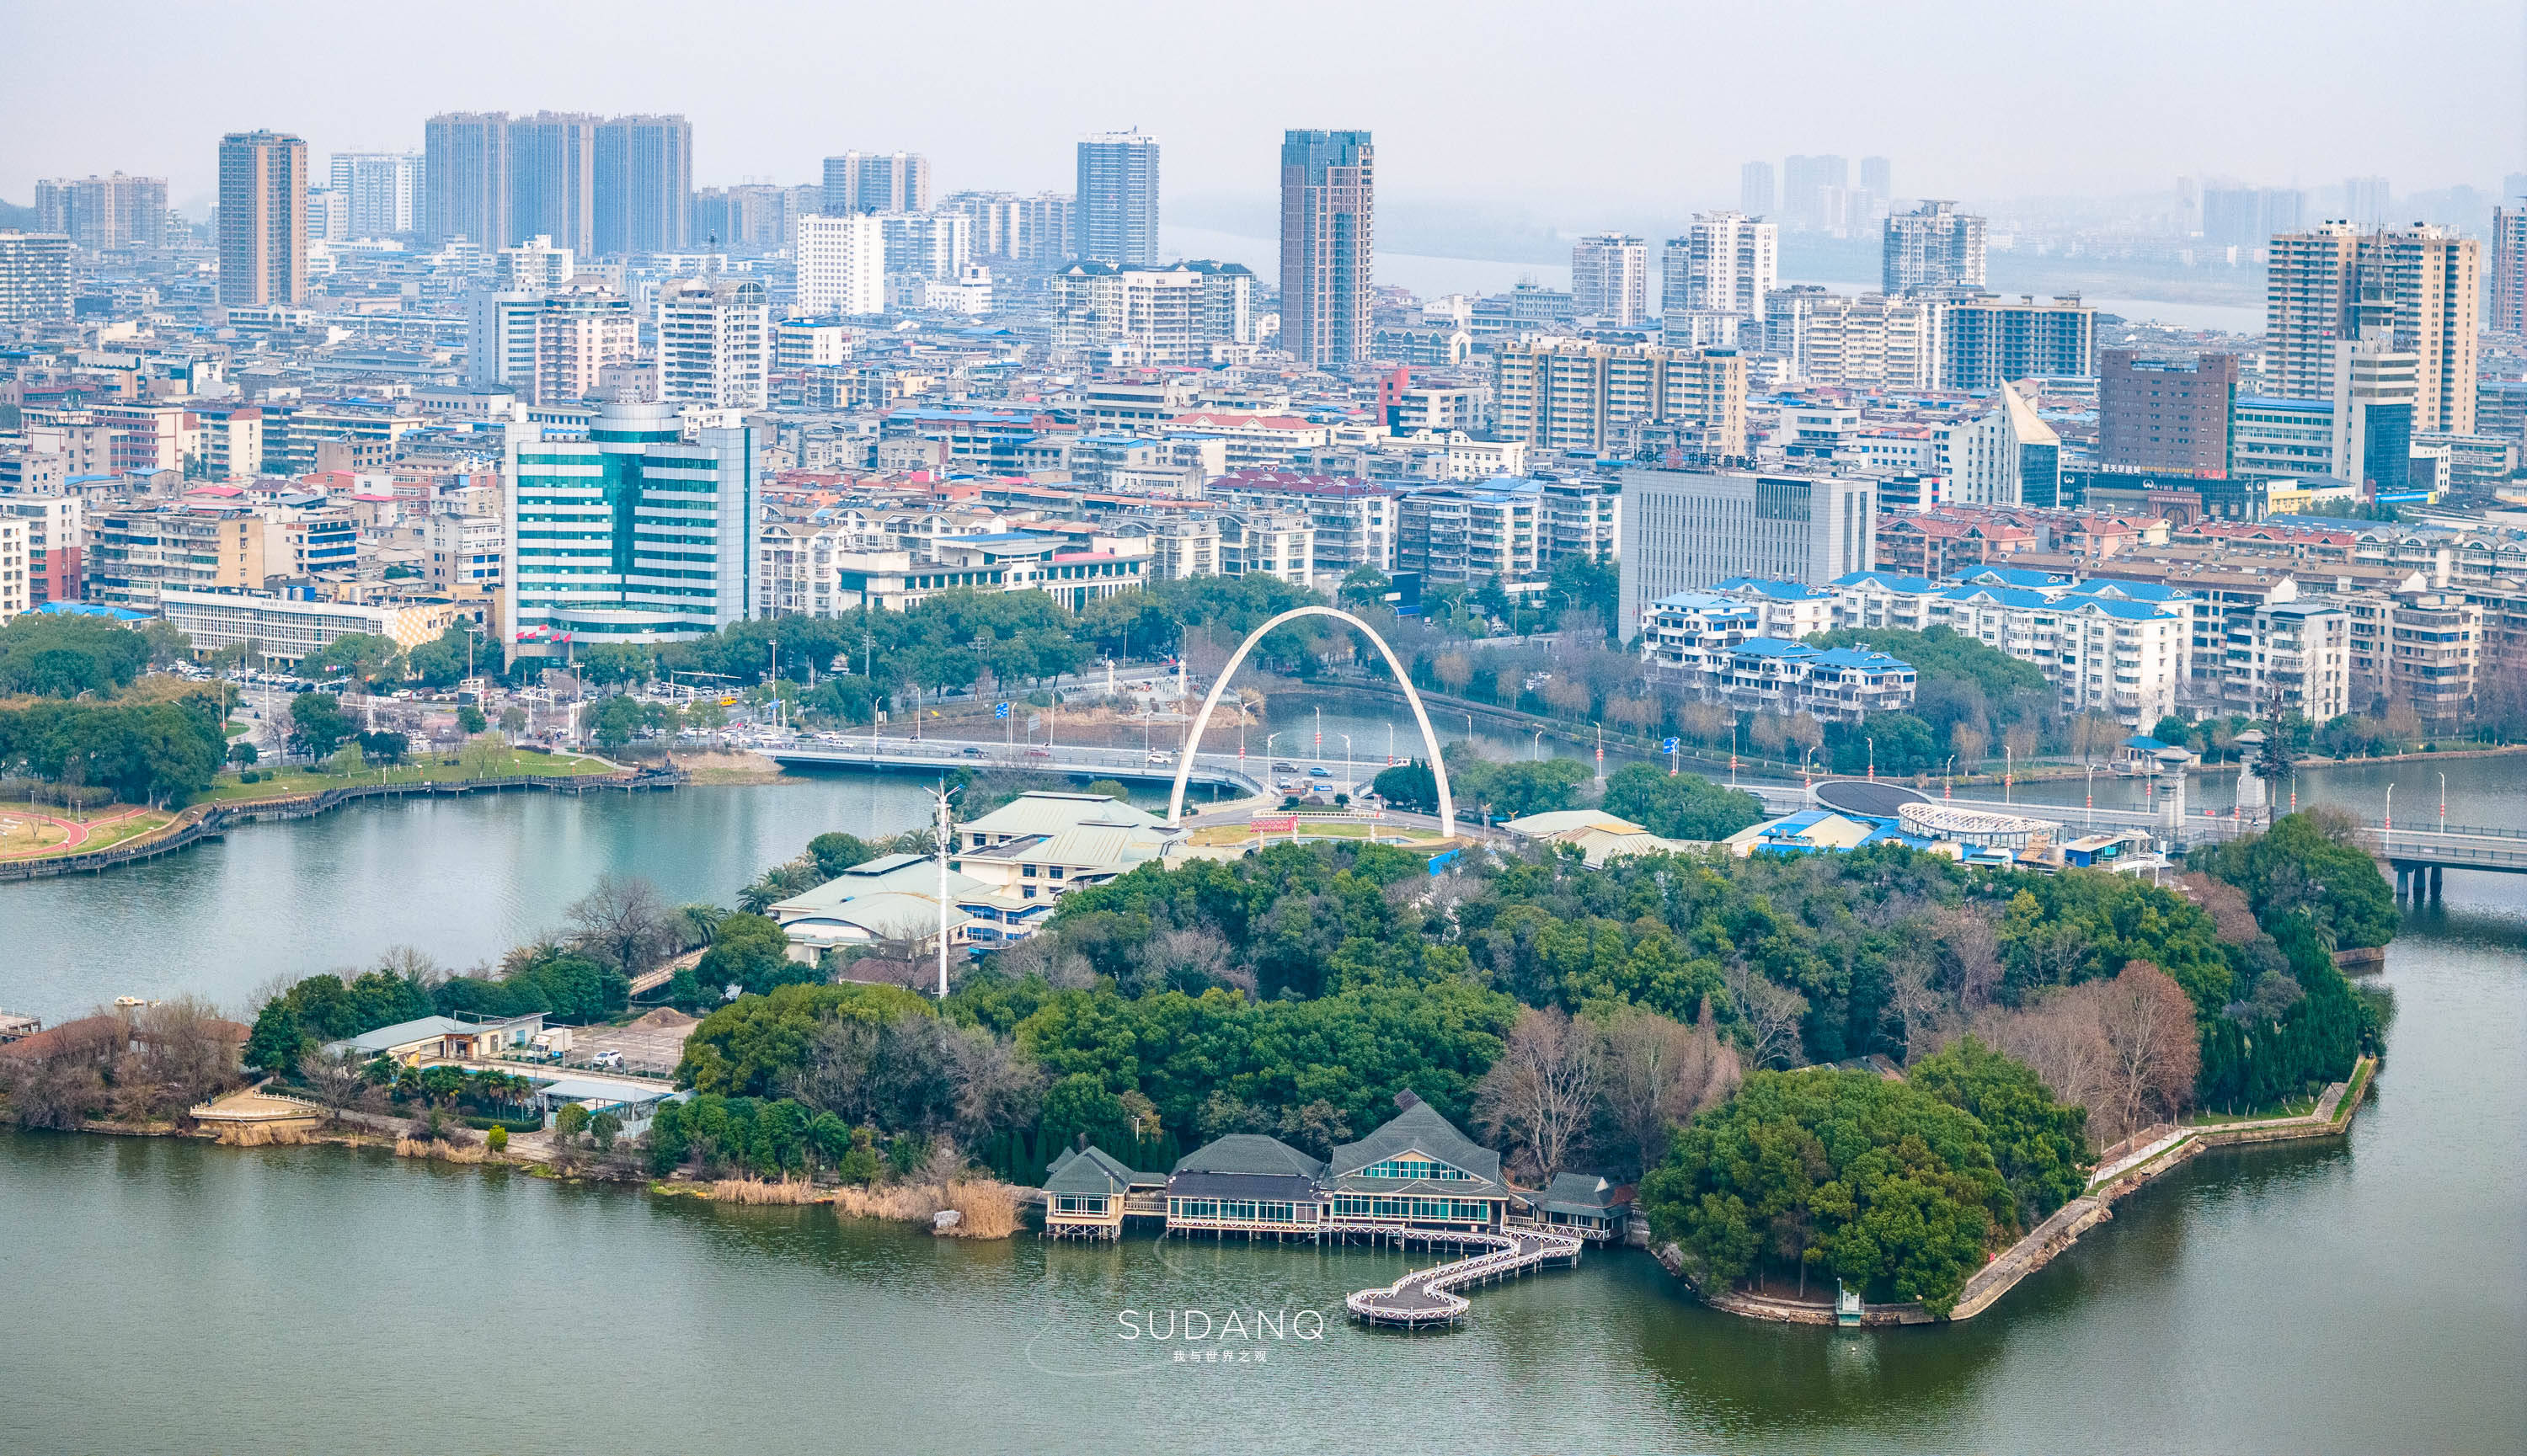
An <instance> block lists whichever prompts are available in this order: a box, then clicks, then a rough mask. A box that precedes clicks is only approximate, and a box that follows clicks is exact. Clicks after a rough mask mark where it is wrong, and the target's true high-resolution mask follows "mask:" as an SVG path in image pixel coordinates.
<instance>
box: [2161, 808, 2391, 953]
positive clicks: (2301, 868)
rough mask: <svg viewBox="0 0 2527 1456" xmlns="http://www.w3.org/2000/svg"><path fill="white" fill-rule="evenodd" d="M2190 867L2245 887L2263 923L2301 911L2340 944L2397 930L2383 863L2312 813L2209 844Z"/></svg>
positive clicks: (2381, 938)
mask: <svg viewBox="0 0 2527 1456" xmlns="http://www.w3.org/2000/svg"><path fill="white" fill-rule="evenodd" d="M2186 864H2187V865H2188V867H2189V868H2192V869H2195V870H2199V871H2202V872H2203V873H2204V874H2207V875H2210V876H2211V877H2212V878H2214V879H2223V880H2226V881H2228V882H2229V883H2231V884H2234V885H2236V886H2237V887H2238V888H2240V889H2242V890H2243V891H2245V893H2246V900H2247V903H2248V904H2250V905H2252V906H2253V907H2254V911H2255V916H2256V918H2257V919H2258V920H2261V921H2264V922H2265V923H2267V924H2270V923H2271V922H2272V921H2274V920H2275V919H2277V918H2279V917H2282V916H2287V915H2299V916H2303V917H2305V918H2306V921H2307V923H2308V925H2309V927H2310V928H2311V929H2314V930H2315V931H2316V933H2317V936H2318V937H2319V938H2320V939H2323V940H2326V941H2328V942H2330V943H2331V944H2332V945H2333V946H2335V947H2336V948H2338V949H2346V950H2347V949H2350V948H2352V947H2354V946H2367V945H2384V944H2386V943H2387V941H2388V939H2389V938H2390V937H2392V936H2393V935H2394V934H2395V933H2396V897H2395V892H2394V891H2393V890H2392V889H2390V888H2389V887H2388V884H2387V877H2386V876H2384V875H2382V874H2380V873H2379V871H2378V862H2377V861H2375V860H2373V859H2371V858H2370V857H2369V852H2368V851H2367V850H2364V849H2362V848H2360V847H2359V846H2358V845H2355V844H2350V843H2346V842H2344V841H2343V840H2341V839H2337V838H2334V837H2332V836H2329V835H2328V834H2327V833H2326V831H2325V828H2324V826H2323V825H2321V824H2320V823H2319V821H2318V820H2317V818H2316V816H2314V815H2309V814H2289V815H2284V816H2283V817H2282V818H2280V819H2279V820H2276V821H2275V822H2274V824H2273V827H2272V829H2271V831H2270V832H2268V833H2263V834H2247V835H2244V836H2243V837H2241V838H2237V839H2232V840H2230V841H2229V842H2228V843H2226V844H2215V845H2208V846H2205V847H2204V848H2202V849H2198V850H2196V851H2194V852H2193V853H2192V854H2191V855H2188V856H2187V857H2186Z"/></svg>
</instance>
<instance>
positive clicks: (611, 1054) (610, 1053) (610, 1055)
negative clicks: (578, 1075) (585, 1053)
mask: <svg viewBox="0 0 2527 1456" xmlns="http://www.w3.org/2000/svg"><path fill="white" fill-rule="evenodd" d="M588 1065H590V1066H591V1067H612V1068H620V1067H621V1066H622V1065H623V1053H622V1052H621V1051H619V1050H617V1049H616V1048H614V1047H610V1046H609V1047H607V1048H606V1049H605V1050H603V1051H601V1052H598V1053H597V1054H596V1055H595V1056H593V1057H591V1058H589V1059H588Z"/></svg>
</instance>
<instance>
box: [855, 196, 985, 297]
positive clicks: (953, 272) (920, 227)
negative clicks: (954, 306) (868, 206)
mask: <svg viewBox="0 0 2527 1456" xmlns="http://www.w3.org/2000/svg"><path fill="white" fill-rule="evenodd" d="M877 222H878V227H879V229H880V233H881V236H882V237H883V239H884V244H885V249H886V272H887V276H890V277H901V276H911V277H916V278H933V279H936V280H938V281H940V282H943V283H953V282H954V281H955V280H956V279H957V278H958V277H959V276H961V275H963V273H964V272H965V265H966V264H967V263H970V262H972V261H973V257H974V221H973V219H971V218H968V217H966V216H965V215H964V214H963V213H880V214H878V215H877Z"/></svg>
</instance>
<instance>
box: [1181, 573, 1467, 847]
mask: <svg viewBox="0 0 2527 1456" xmlns="http://www.w3.org/2000/svg"><path fill="white" fill-rule="evenodd" d="M1302 617H1331V618H1333V619H1334V620H1335V621H1337V622H1342V623H1346V624H1348V625H1350V626H1351V627H1353V628H1357V629H1358V630H1359V631H1360V634H1361V635H1362V636H1364V637H1367V638H1368V640H1369V641H1370V642H1372V643H1374V644H1376V647H1377V652H1378V655H1379V656H1380V657H1383V658H1385V659H1386V667H1387V670H1388V671H1389V672H1392V673H1393V674H1394V675H1395V680H1396V682H1397V683H1398V684H1399V685H1400V686H1402V687H1403V689H1404V700H1405V701H1406V702H1408V703H1410V704H1412V705H1413V721H1414V722H1415V723H1417V724H1418V725H1420V728H1421V746H1422V747H1424V748H1426V749H1428V750H1429V752H1430V777H1431V778H1434V779H1436V780H1437V781H1438V784H1439V828H1441V830H1442V831H1444V832H1446V833H1451V834H1453V833H1455V832H1456V831H1457V801H1456V799H1455V798H1454V797H1453V796H1452V795H1451V794H1450V793H1449V792H1448V765H1447V762H1446V760H1444V759H1443V758H1441V757H1440V754H1439V735H1438V734H1437V733H1435V732H1432V731H1431V730H1430V715H1429V714H1428V713H1426V712H1424V711H1423V710H1422V707H1421V694H1420V693H1418V692H1416V691H1415V690H1414V688H1413V679H1412V678H1410V677H1407V676H1406V675H1405V672H1404V664H1402V663H1400V662H1397V661H1396V660H1395V649H1394V648H1392V647H1389V646H1387V645H1386V639H1385V638H1384V637H1381V636H1379V635H1378V634H1377V631H1376V629H1375V628H1371V627H1370V626H1369V625H1368V624H1367V623H1366V622H1363V621H1361V620H1360V619H1359V618H1357V617H1354V616H1353V615H1351V614H1350V613H1349V612H1345V611H1343V610H1342V609H1340V608H1338V607H1320V606H1308V607H1293V608H1291V609H1290V610H1289V611H1287V612H1284V613H1282V614H1281V615H1280V616H1278V617H1275V618H1273V619H1272V620H1271V621H1269V622H1267V623H1264V625H1263V626H1262V627H1259V628H1255V630H1253V631H1251V632H1248V633H1247V634H1246V640H1245V641H1243V642H1240V643H1238V644H1237V650H1236V651H1235V652H1233V653H1231V654H1229V658H1228V666H1226V667H1224V668H1222V669H1220V670H1219V678H1218V680H1217V681H1215V682H1213V683H1212V684H1211V691H1210V692H1208V693H1206V694H1204V695H1203V700H1202V712H1200V713H1199V714H1196V715H1195V716H1194V720H1193V732H1192V734H1191V735H1190V736H1189V737H1188V738H1187V739H1186V740H1185V746H1184V751H1183V752H1182V753H1181V754H1179V755H1178V756H1177V759H1176V782H1175V791H1174V792H1173V793H1172V794H1170V795H1168V797H1167V823H1169V824H1181V823H1182V822H1183V821H1184V796H1185V782H1186V779H1187V778H1189V777H1190V776H1191V775H1192V773H1193V757H1194V755H1195V754H1197V753H1200V752H1201V751H1202V734H1203V729H1205V728H1209V727H1210V726H1211V710H1212V709H1213V708H1216V707H1218V706H1219V695H1220V694H1221V693H1223V692H1225V691H1227V690H1228V679H1229V678H1234V677H1236V676H1237V670H1238V668H1239V667H1240V666H1242V665H1243V664H1244V663H1245V661H1246V654H1247V653H1249V652H1252V651H1254V650H1255V644H1256V643H1257V642H1259V641H1262V640H1263V639H1264V633H1266V632H1268V631H1270V630H1272V628H1276V627H1280V626H1282V625H1283V624H1284V623H1290V622H1296V621H1298V620H1299V619H1300V618H1302ZM1266 780H1267V781H1268V780H1269V775H1268V774H1267V775H1266Z"/></svg>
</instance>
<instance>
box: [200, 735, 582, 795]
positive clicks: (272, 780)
mask: <svg viewBox="0 0 2527 1456" xmlns="http://www.w3.org/2000/svg"><path fill="white" fill-rule="evenodd" d="M611 772H612V770H610V769H608V768H607V767H606V765H604V764H603V763H601V762H599V761H597V760H595V759H592V758H582V757H580V756H578V755H577V754H569V753H526V752H522V751H520V750H518V749H514V748H513V749H510V750H509V751H508V752H507V753H506V754H505V755H503V756H502V757H501V758H500V760H499V761H498V762H497V763H495V764H494V765H493V766H492V767H491V769H490V773H488V774H477V773H475V772H474V771H473V770H472V769H470V768H468V767H467V766H465V765H463V764H447V763H441V762H439V761H438V758H437V757H435V756H434V757H431V758H427V759H424V760H423V761H421V762H419V763H412V764H405V765H403V766H402V767H400V768H393V769H368V770H364V771H362V772H361V773H359V774H357V775H355V776H344V775H341V774H328V773H322V772H318V771H315V770H309V769H271V770H266V771H264V775H263V781H262V782H260V783H246V782H243V781H241V780H240V779H239V778H238V777H237V776H236V775H235V774H234V773H222V774H221V775H220V777H219V780H218V782H216V783H214V784H213V785H212V786H211V790H210V792H208V793H206V794H204V795H202V798H201V802H204V803H213V804H232V803H237V802H240V801H243V800H249V799H279V798H286V797H288V796H289V795H291V794H312V793H323V792H324V791H325V790H327V789H329V788H340V787H342V786H344V785H345V784H350V783H462V782H464V781H466V780H467V779H471V778H519V777H524V776H537V777H552V778H568V777H570V776H572V775H575V774H605V773H611Z"/></svg>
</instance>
